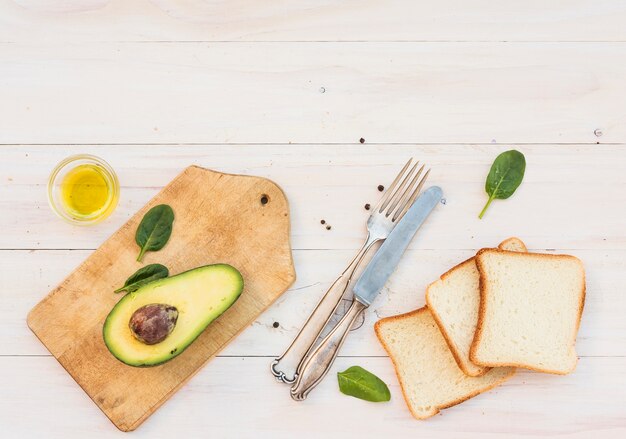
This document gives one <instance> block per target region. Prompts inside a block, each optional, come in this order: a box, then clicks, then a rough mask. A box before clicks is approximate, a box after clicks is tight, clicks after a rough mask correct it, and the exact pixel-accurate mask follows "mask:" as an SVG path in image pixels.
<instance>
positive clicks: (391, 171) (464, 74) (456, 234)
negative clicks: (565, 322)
mask: <svg viewBox="0 0 626 439" xmlns="http://www.w3.org/2000/svg"><path fill="white" fill-rule="evenodd" d="M470 3H471V4H470ZM625 22H626V4H625V3H624V2H623V1H620V0H594V1H591V0H589V1H583V0H572V1H552V2H545V1H525V2H519V1H515V0H507V1H501V2H492V1H488V0H478V1H475V2H463V1H460V0H439V1H429V2H414V1H408V0H407V1H386V2H383V1H378V2H376V1H356V0H345V1H323V0H310V1H301V0H300V1H297V0H293V1H284V2H272V1H269V2H268V1H260V2H259V1H247V0H213V1H206V0H186V1H183V0H152V1H148V0H136V1H133V2H130V1H125V0H56V1H55V0H14V1H8V0H1V1H0V144H1V146H0V148H1V149H0V304H1V306H2V319H0V347H1V349H0V389H1V390H0V436H1V437H3V438H31V437H32V438H41V437H46V438H64V439H65V438H74V437H76V438H83V437H88V438H101V437H107V438H108V437H121V436H122V435H123V434H122V433H120V432H119V431H117V430H116V429H115V428H114V426H113V425H112V424H110V423H109V421H108V420H107V419H106V418H105V417H104V416H103V415H102V414H101V413H100V412H99V410H98V409H97V407H96V406H95V405H94V404H93V403H92V402H91V401H90V400H89V398H88V397H87V396H86V395H85V394H84V393H83V392H82V391H81V390H80V388H79V387H78V386H77V385H76V384H75V382H74V381H73V380H72V379H71V378H70V376H69V375H68V374H66V373H65V371H64V370H63V369H62V367H61V366H60V365H59V364H58V363H57V362H56V361H55V360H54V359H53V358H52V357H50V355H49V354H48V352H47V351H46V350H45V348H44V347H43V346H42V345H41V344H40V343H39V342H38V341H37V340H36V338H35V337H34V336H33V335H32V334H31V333H30V331H29V330H28V328H27V326H26V323H25V317H26V314H27V312H28V310H29V309H30V308H31V307H32V306H33V305H34V304H35V303H37V302H38V301H39V300H40V299H41V298H42V297H43V296H44V295H45V294H46V293H47V292H48V291H49V290H50V289H51V288H52V287H54V286H55V285H56V284H57V283H58V282H60V281H61V280H62V279H63V278H64V277H65V276H66V275H67V274H68V273H69V272H70V271H71V270H72V269H73V268H74V267H75V266H76V265H77V264H78V263H79V262H80V261H82V260H83V259H84V258H85V257H86V256H87V255H89V254H90V253H91V252H92V251H93V250H94V249H95V248H97V247H98V245H100V243H101V242H103V240H104V239H105V238H106V237H107V236H109V235H110V234H111V233H112V232H113V231H114V230H116V229H117V228H118V227H119V226H120V225H121V224H123V223H124V222H125V221H126V219H127V218H128V217H129V216H130V215H131V214H132V213H133V212H135V211H136V210H137V209H138V208H139V207H140V206H142V205H143V204H144V203H145V202H146V201H147V200H148V199H149V198H150V197H151V196H152V195H154V194H155V193H156V192H157V191H158V190H159V188H161V187H162V186H164V185H165V184H166V183H167V182H168V181H169V180H170V179H171V178H172V177H174V176H175V175H176V174H177V173H178V172H179V171H180V170H181V169H183V168H184V167H185V166H187V165H189V164H198V165H201V166H205V167H208V168H214V169H217V170H220V171H225V172H234V173H244V174H254V175H260V176H264V177H268V178H270V179H272V180H274V181H276V182H277V183H278V184H279V185H281V186H282V187H283V188H284V189H285V191H286V193H287V195H288V197H289V200H290V203H291V208H292V213H293V224H292V242H293V253H294V257H295V262H296V270H297V274H298V280H297V282H296V284H295V285H294V286H293V287H292V288H291V289H290V290H289V291H288V292H287V293H286V294H285V295H284V296H283V297H282V298H281V299H280V300H279V301H278V303H277V304H275V305H274V306H273V307H272V308H270V309H269V310H268V311H267V312H265V313H264V314H263V315H261V317H259V319H258V320H257V321H256V322H255V323H254V324H253V325H252V326H251V327H250V328H249V329H247V330H246V331H245V332H244V333H243V334H242V335H241V336H240V337H239V338H238V339H237V340H236V341H235V342H234V343H232V344H231V345H230V346H228V347H227V348H226V349H225V350H224V351H223V352H222V354H221V355H220V356H219V357H218V358H216V359H215V360H214V361H212V362H211V363H209V364H208V365H207V366H206V367H205V368H204V369H203V370H202V371H201V372H200V373H199V374H198V375H197V376H196V377H194V378H193V379H192V380H191V381H190V382H189V383H188V385H186V386H185V387H184V388H183V389H182V390H181V391H180V392H178V393H177V394H176V395H175V396H174V397H173V398H172V399H171V400H170V401H169V402H167V403H166V404H165V405H164V406H163V407H162V408H161V409H160V410H159V411H158V412H157V413H156V414H155V415H153V416H152V417H151V418H150V419H149V420H148V421H147V422H146V423H145V424H144V425H142V426H141V427H140V428H139V429H138V430H137V431H136V432H134V433H132V435H133V436H134V437H138V438H139V437H141V438H144V437H145V438H154V437H173V436H176V437H183V438H185V437H190V438H194V437H218V438H222V437H237V438H248V437H254V438H258V437H272V438H282V437H300V436H302V437H354V436H356V435H357V434H358V435H359V436H361V437H428V438H435V437H442V438H444V437H445V438H450V437H479V438H486V437H502V435H503V434H505V433H508V434H510V436H509V437H512V436H520V437H526V438H527V437H540V436H541V437H543V436H550V435H565V436H567V437H590V436H593V437H602V438H604V437H624V435H626V378H625V377H626V372H625V371H626V318H625V315H626V288H625V287H626V285H625V284H626V282H625V281H626V218H625V217H626V207H625V206H626V149H625V146H624V145H625V144H626V26H624V23H625ZM360 138H363V139H364V142H365V143H364V144H361V143H360V142H359V139H360ZM510 147H516V148H517V149H519V150H520V151H522V152H523V153H524V154H525V155H526V159H527V163H528V166H527V172H526V178H525V181H524V183H523V184H522V186H521V187H520V189H519V190H518V193H517V194H515V196H514V197H512V198H511V199H510V200H507V201H501V202H494V204H493V205H492V207H491V209H490V210H489V212H488V213H487V215H486V217H485V219H484V220H482V221H479V220H478V219H477V214H478V212H479V211H480V209H481V207H482V205H483V203H484V201H485V194H484V191H483V185H484V178H485V176H486V174H487V171H488V169H489V165H490V163H491V161H492V160H493V158H494V157H495V156H496V155H497V154H498V153H499V152H501V151H503V150H505V149H509V148H510ZM74 153H92V154H95V155H98V156H101V157H102V158H104V159H105V160H107V161H109V162H110V163H111V165H112V166H113V167H114V168H115V170H116V171H117V173H118V175H119V178H120V181H121V184H122V196H121V200H120V204H119V207H118V208H117V210H116V211H115V213H114V214H113V215H112V217H111V218H110V219H109V220H107V221H106V222H105V223H103V224H101V225H98V226H95V227H91V228H78V227H72V226H69V225H67V224H65V223H63V222H62V221H60V220H58V219H57V218H56V217H54V216H53V214H52V212H51V211H50V209H49V208H48V206H47V202H46V193H45V186H46V180H47V176H48V174H49V172H50V170H51V169H52V167H53V166H54V165H55V164H56V163H57V162H58V161H59V160H60V159H62V158H64V157H65V156H67V155H70V154H74ZM409 156H415V157H418V158H420V159H422V160H425V161H426V162H428V163H429V164H430V165H431V166H432V174H431V178H430V181H431V182H432V183H436V184H439V185H441V186H442V187H443V189H444V191H445V194H446V204H445V205H441V206H439V208H438V211H437V213H436V219H435V218H433V219H432V221H429V222H428V223H427V224H426V225H425V226H424V228H423V229H422V231H421V232H420V234H419V235H418V237H417V238H416V239H415V241H414V242H413V244H412V249H411V250H409V252H408V253H407V256H406V258H405V259H404V260H403V261H402V263H401V266H400V267H399V268H398V271H397V272H396V274H395V275H394V276H393V278H392V279H391V280H390V282H389V284H388V286H387V287H386V288H385V290H384V291H383V294H382V295H381V297H380V298H378V299H377V301H376V302H375V304H374V306H373V307H372V308H371V309H370V310H369V311H368V313H367V315H366V318H365V324H364V325H363V327H361V328H360V329H359V330H357V331H354V332H353V333H352V335H351V336H350V338H349V340H348V342H347V344H346V346H345V348H344V349H343V351H342V356H341V358H339V359H338V361H337V364H336V365H335V367H334V368H333V369H334V371H337V370H342V369H344V368H346V367H348V366H351V365H355V364H358V365H361V366H363V367H365V368H367V369H369V370H371V371H373V372H375V373H376V374H378V375H379V376H380V377H381V378H383V379H384V380H385V381H386V382H387V383H389V385H390V388H391V392H392V401H391V402H390V403H388V404H371V403H366V402H363V401H359V400H356V399H353V398H349V397H346V396H343V395H341V394H340V393H339V391H338V389H337V384H336V380H335V379H334V378H333V376H332V375H333V374H331V375H330V376H329V377H328V378H327V379H326V380H325V381H324V382H323V384H322V385H321V386H320V387H319V388H318V389H317V390H316V391H315V392H314V393H312V394H311V396H310V398H309V399H308V400H307V401H305V402H303V403H296V402H294V401H292V400H291V399H290V398H289V395H288V388H287V387H285V386H282V385H279V384H278V383H276V382H275V381H274V379H273V377H272V376H271V375H270V373H269V370H268V365H269V362H270V360H271V359H272V358H273V357H275V356H276V355H277V354H280V353H281V352H282V351H283V350H284V348H285V347H286V346H287V345H288V343H289V341H290V340H291V339H292V338H293V336H294V335H295V333H296V331H297V330H298V328H299V327H300V325H301V324H302V323H303V321H304V319H305V316H306V315H307V313H308V312H309V311H310V310H311V309H312V307H313V306H314V304H315V303H316V301H317V299H318V298H319V297H320V295H321V294H322V293H323V292H324V291H325V289H326V288H327V287H328V286H329V284H330V282H331V281H332V280H333V278H334V276H336V275H337V274H338V272H339V270H341V269H342V268H343V267H344V265H345V264H346V263H347V262H348V261H349V259H350V258H351V256H352V255H353V254H354V252H355V250H356V249H357V248H358V246H359V245H360V243H361V241H362V239H363V237H364V222H365V219H366V217H367V212H366V211H365V210H364V208H363V206H364V204H365V203H375V202H376V200H377V199H378V197H379V195H380V194H379V192H378V191H377V189H376V187H377V186H378V185H379V184H386V183H388V182H389V181H390V180H391V178H392V177H393V176H394V175H395V173H396V172H397V171H398V169H399V167H400V166H401V165H402V164H403V163H404V162H405V160H406V159H407V158H408V157H409ZM321 219H325V220H326V221H327V222H328V223H329V224H331V225H332V229H331V230H330V231H328V230H326V229H325V228H324V226H322V225H321V224H320V220H321ZM511 235H516V236H519V237H520V238H522V239H523V240H524V241H525V242H526V243H527V244H528V246H529V248H530V249H531V250H533V251H543V252H545V251H548V252H566V253H571V254H574V255H576V256H578V257H580V258H581V259H582V260H583V261H584V263H585V266H586V270H587V282H588V285H587V303H586V307H585V312H584V316H583V321H582V326H581V329H580V334H579V339H578V352H579V354H580V362H579V364H578V368H577V369H576V371H575V373H573V374H572V375H569V376H564V377H562V376H551V375H542V374H537V373H531V372H524V371H522V372H520V373H519V374H518V375H517V376H515V377H514V378H513V379H512V380H510V381H509V382H507V383H506V384H505V385H504V386H502V387H500V388H498V389H496V390H494V391H492V392H489V393H487V394H484V395H481V396H479V397H477V398H475V399H472V400H470V401H468V402H466V403H464V404H462V405H460V406H457V407H455V408H452V409H449V410H445V411H444V412H443V413H442V414H441V415H440V416H437V417H435V418H433V419H430V420H428V421H422V422H420V421H416V420H414V419H412V418H411V417H410V415H409V412H408V410H407V409H406V408H405V405H404V401H403V399H402V397H401V393H400V389H399V387H398V384H397V381H396V378H395V375H394V373H393V370H392V367H391V364H390V361H389V360H388V359H387V358H386V357H385V354H384V352H383V350H382V348H381V347H380V346H379V344H378V342H377V341H376V339H375V336H374V334H373V330H372V325H373V323H374V322H375V321H376V320H377V318H378V317H382V316H388V315H392V314H396V313H400V312H404V311H408V310H411V309H414V308H416V307H419V306H421V305H422V304H423V303H424V297H423V295H424V288H425V286H426V285H427V284H428V283H430V282H431V281H433V280H434V279H436V278H437V276H438V275H439V274H441V273H442V272H444V271H445V270H447V269H448V268H449V267H451V266H452V265H454V264H456V263H457V262H459V261H461V260H463V259H464V258H467V257H469V256H470V255H472V254H473V253H474V252H475V251H476V249H478V248H481V247H483V246H493V245H495V244H497V243H498V242H499V241H501V240H502V239H504V238H506V237H508V236H511ZM274 322H278V324H279V326H278V327H277V328H274Z"/></svg>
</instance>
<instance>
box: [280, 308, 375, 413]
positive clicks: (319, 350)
mask: <svg viewBox="0 0 626 439" xmlns="http://www.w3.org/2000/svg"><path fill="white" fill-rule="evenodd" d="M365 308H367V305H364V304H363V303H361V302H359V301H358V300H356V299H355V300H354V301H353V302H352V306H351V307H350V309H349V310H348V312H347V313H346V315H345V316H343V318H342V319H341V320H340V321H339V323H337V326H335V327H334V328H333V330H332V331H330V332H329V333H328V335H327V336H326V337H324V339H323V340H322V341H321V342H320V344H319V345H318V346H317V347H316V348H315V350H313V352H311V354H310V355H309V356H307V357H306V359H305V360H304V363H303V364H302V366H301V367H300V369H299V370H298V372H299V375H298V378H297V380H296V383H295V384H294V385H293V387H292V388H291V397H292V398H293V399H295V400H296V401H303V400H305V399H306V397H307V395H308V394H309V392H310V391H311V390H313V389H314V388H315V386H317V385H318V384H319V383H320V382H321V381H322V379H323V378H324V377H325V376H326V374H327V373H328V371H329V370H330V367H331V366H332V365H333V362H334V361H335V358H337V354H338V353H339V349H341V346H342V345H343V342H344V341H345V340H346V337H347V336H348V333H349V332H350V328H351V327H352V324H353V323H354V321H355V320H356V319H357V317H358V316H359V315H361V313H362V312H363V310H365Z"/></svg>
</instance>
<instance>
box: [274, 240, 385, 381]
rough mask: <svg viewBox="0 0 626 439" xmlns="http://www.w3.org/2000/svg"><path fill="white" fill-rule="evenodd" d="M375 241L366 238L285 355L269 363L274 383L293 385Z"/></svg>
mask: <svg viewBox="0 0 626 439" xmlns="http://www.w3.org/2000/svg"><path fill="white" fill-rule="evenodd" d="M379 240H380V238H378V237H374V236H372V235H368V237H367V240H366V241H365V243H364V244H363V247H361V249H360V250H359V252H358V253H357V255H356V256H355V257H354V259H353V260H352V262H350V265H348V267H347V268H346V269H345V270H344V271H343V273H341V275H340V276H339V277H338V278H337V280H336V281H335V282H334V283H333V284H332V285H331V287H330V288H329V289H328V291H327V292H326V294H324V296H323V297H322V299H321V300H320V302H319V303H318V304H317V306H316V307H315V309H314V310H313V312H312V313H311V315H310V316H309V318H308V319H307V321H306V323H305V324H304V326H303V327H302V329H301V330H300V332H299V333H298V335H296V338H294V340H293V341H292V342H291V345H289V347H288V348H287V350H286V351H285V353H284V354H282V355H281V356H280V357H278V358H277V359H275V360H274V361H273V362H272V364H271V367H270V369H271V372H272V374H273V375H274V376H275V377H276V379H278V381H281V382H283V383H286V384H293V383H294V382H295V381H296V378H297V370H298V366H299V365H300V364H301V363H302V361H303V360H304V358H305V357H306V355H307V354H308V353H309V352H310V351H311V349H312V347H313V345H314V343H315V341H316V340H317V338H318V337H319V335H320V333H321V332H322V329H324V327H325V326H326V324H327V323H328V321H329V320H330V318H331V317H332V315H333V313H334V311H335V309H337V306H339V303H341V298H342V297H343V294H344V292H345V291H346V288H348V285H349V284H350V281H351V280H352V276H353V274H354V272H355V270H356V268H357V267H358V266H359V264H360V262H361V260H362V259H363V256H365V255H366V254H367V252H368V250H369V249H370V248H371V247H372V245H373V244H374V243H375V242H378V241H379Z"/></svg>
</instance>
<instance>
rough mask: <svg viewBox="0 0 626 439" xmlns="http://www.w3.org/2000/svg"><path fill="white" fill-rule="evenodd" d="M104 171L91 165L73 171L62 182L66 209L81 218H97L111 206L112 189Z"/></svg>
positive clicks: (62, 194) (62, 197) (81, 166)
mask: <svg viewBox="0 0 626 439" xmlns="http://www.w3.org/2000/svg"><path fill="white" fill-rule="evenodd" d="M109 185H110V183H109V179H107V177H106V174H105V173H104V170H103V169H102V168H101V167H99V166H97V165H91V164H85V165H79V166H77V167H75V168H74V169H71V170H70V171H69V172H68V173H67V174H66V175H65V177H64V178H63V180H62V182H61V200H62V201H63V204H64V205H65V209H66V210H67V211H68V212H69V213H71V214H72V215H73V216H76V217H79V218H97V217H99V216H101V215H106V214H107V208H108V207H109V206H111V204H112V203H111V201H112V200H111V199H110V198H111V193H112V188H111V187H109Z"/></svg>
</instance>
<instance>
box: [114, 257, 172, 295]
mask: <svg viewBox="0 0 626 439" xmlns="http://www.w3.org/2000/svg"><path fill="white" fill-rule="evenodd" d="M169 274H170V272H169V270H168V269H167V267H166V266H165V265H161V264H150V265H146V266H145V267H142V268H140V269H139V270H137V271H136V272H135V274H133V275H132V276H131V277H129V278H128V279H126V282H125V283H124V286H123V287H121V288H118V289H117V290H115V291H114V293H121V292H122V291H126V292H127V293H132V292H133V291H137V290H138V289H139V288H141V287H142V286H144V285H145V284H147V283H150V282H152V281H155V280H157V279H162V278H164V277H167V276H169Z"/></svg>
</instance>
